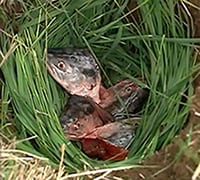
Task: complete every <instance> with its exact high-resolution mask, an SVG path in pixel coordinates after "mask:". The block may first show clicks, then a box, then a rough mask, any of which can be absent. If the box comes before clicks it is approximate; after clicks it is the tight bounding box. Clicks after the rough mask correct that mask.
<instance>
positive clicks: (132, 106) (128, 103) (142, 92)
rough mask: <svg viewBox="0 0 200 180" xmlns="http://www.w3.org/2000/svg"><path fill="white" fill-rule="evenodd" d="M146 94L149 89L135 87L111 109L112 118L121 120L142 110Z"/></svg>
mask: <svg viewBox="0 0 200 180" xmlns="http://www.w3.org/2000/svg"><path fill="white" fill-rule="evenodd" d="M148 95H149V91H148V90H147V89H144V88H141V87H137V88H136V89H135V91H133V92H131V94H130V95H129V96H127V97H126V98H125V99H122V102H118V104H117V105H116V106H115V109H113V110H112V112H111V114H112V115H113V117H114V119H115V120H121V119H125V118H131V117H135V116H136V114H137V113H138V112H139V111H141V110H142V108H143V106H144V104H145V102H146V100H147V98H148Z"/></svg>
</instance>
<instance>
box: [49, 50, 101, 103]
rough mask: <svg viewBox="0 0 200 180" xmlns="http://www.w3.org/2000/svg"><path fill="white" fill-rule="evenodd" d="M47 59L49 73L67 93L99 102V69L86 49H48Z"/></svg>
mask: <svg viewBox="0 0 200 180" xmlns="http://www.w3.org/2000/svg"><path fill="white" fill-rule="evenodd" d="M47 58H48V60H47V69H48V71H49V73H50V74H51V76H52V77H53V78H54V79H55V80H56V81H57V82H58V83H59V84H60V85H61V86H62V87H63V88H64V89H66V90H67V92H69V93H70V94H76V95H80V96H89V97H91V98H92V99H93V100H94V101H95V102H97V103H99V102H100V97H99V90H100V85H101V75H100V69H99V67H98V65H97V63H96V62H95V59H94V57H93V56H92V55H91V54H90V53H89V51H88V50H87V49H83V48H55V49H48V54H47Z"/></svg>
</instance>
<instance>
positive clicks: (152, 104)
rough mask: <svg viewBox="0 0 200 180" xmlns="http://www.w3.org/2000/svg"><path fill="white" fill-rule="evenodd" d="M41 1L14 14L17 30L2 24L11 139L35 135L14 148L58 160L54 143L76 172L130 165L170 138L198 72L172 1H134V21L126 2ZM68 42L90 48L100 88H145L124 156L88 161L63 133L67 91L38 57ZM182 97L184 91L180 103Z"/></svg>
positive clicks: (183, 114)
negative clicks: (129, 84)
mask: <svg viewBox="0 0 200 180" xmlns="http://www.w3.org/2000/svg"><path fill="white" fill-rule="evenodd" d="M45 2H46V1H42V0H36V1H34V3H24V4H23V5H24V6H23V7H24V11H23V13H22V14H21V15H20V16H19V17H17V19H16V22H17V23H18V25H19V32H18V34H16V35H14V33H13V31H12V27H11V26H10V25H9V24H10V22H9V21H8V23H7V24H6V27H5V31H4V32H2V35H1V39H0V40H1V47H2V48H1V52H2V53H3V54H4V55H5V56H6V59H3V60H4V61H5V62H4V64H3V66H2V67H1V69H2V71H3V74H4V77H5V91H4V93H3V97H4V99H5V101H6V100H8V99H9V98H10V99H11V104H12V107H13V110H14V113H15V115H16V119H15V121H14V124H15V125H16V128H17V134H18V138H19V139H25V138H27V137H32V136H33V137H34V140H32V141H31V142H32V143H30V142H29V141H24V142H23V143H19V144H17V146H18V148H20V149H23V150H25V151H28V152H31V153H33V154H37V155H39V156H42V157H47V158H48V159H49V162H50V163H51V164H53V165H58V164H59V162H60V159H61V145H62V144H66V149H65V154H64V161H63V164H64V165H65V167H66V170H67V171H68V172H76V171H78V170H80V169H81V170H83V169H93V168H99V167H103V166H106V167H117V166H126V165H134V164H136V163H138V162H140V161H141V160H142V159H143V158H144V157H147V156H150V155H152V154H153V153H154V152H155V150H156V149H158V148H161V147H163V146H165V145H166V144H167V143H169V142H170V141H171V140H172V139H173V137H174V136H175V135H176V134H177V132H178V131H179V130H180V129H181V128H182V126H183V124H184V122H185V121H186V119H187V116H188V112H189V100H190V97H191V94H192V91H193V90H192V87H191V81H192V74H193V72H194V71H195V70H196V69H197V67H196V66H195V65H194V63H195V62H194V61H193V58H192V47H193V43H194V42H196V41H197V39H192V38H191V39H190V36H191V31H190V28H189V25H188V24H189V23H190V21H189V19H188V16H187V14H186V13H185V11H184V9H182V8H181V7H180V6H179V4H178V3H177V1H173V0H168V1H167V2H165V1H159V0H156V1H150V0H146V1H142V0H141V1H140V0H138V9H139V11H138V12H140V15H139V17H138V21H137V23H132V22H131V21H130V17H129V16H128V15H129V14H130V13H129V12H128V10H127V8H126V7H127V4H128V1H127V0H125V1H122V0H119V1H110V0H96V1H90V0H76V1H67V0H58V1H55V2H54V3H52V4H51V3H49V4H47V3H45ZM175 4H176V6H175ZM175 12H176V13H175ZM67 46H74V47H77V46H78V47H87V48H89V49H90V50H91V52H92V53H93V54H94V55H95V57H96V59H97V61H98V63H99V65H100V66H101V69H102V76H103V82H104V83H105V84H106V85H112V84H113V83H115V82H116V81H119V80H121V79H125V78H130V79H132V80H134V81H136V82H138V83H139V84H140V85H141V86H144V87H146V88H148V89H149V90H150V97H149V99H148V102H147V104H146V106H145V108H144V112H143V114H142V122H141V124H140V126H139V128H138V130H137V133H136V137H135V139H134V142H133V144H132V146H131V148H130V152H129V155H128V158H127V159H126V160H124V161H121V162H107V161H97V160H93V159H90V158H88V157H87V156H86V155H84V154H83V153H82V152H81V151H80V150H79V148H77V147H76V145H74V144H72V143H71V142H70V141H69V140H67V139H66V138H65V137H64V134H63V132H62V129H61V126H60V123H59V119H58V115H59V114H60V112H61V110H62V107H63V105H64V103H65V102H66V101H67V96H66V94H65V93H64V90H63V89H62V88H61V87H60V86H59V85H57V83H56V82H55V81H54V80H53V79H52V78H51V77H50V75H49V74H48V73H47V70H46V67H45V62H46V51H47V48H49V47H67ZM7 56H8V57H7ZM137 77H143V78H145V79H146V83H142V82H140V81H139V80H138V79H137ZM183 94H185V95H186V96H188V99H187V101H186V102H182V95H183ZM5 107H6V106H5ZM2 119H3V117H2Z"/></svg>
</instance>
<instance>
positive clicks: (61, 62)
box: [57, 61, 65, 70]
mask: <svg viewBox="0 0 200 180" xmlns="http://www.w3.org/2000/svg"><path fill="white" fill-rule="evenodd" d="M57 66H58V68H59V69H61V70H64V69H65V63H64V62H63V61H60V62H59V63H58V65H57Z"/></svg>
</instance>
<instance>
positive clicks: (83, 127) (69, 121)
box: [60, 95, 113, 140]
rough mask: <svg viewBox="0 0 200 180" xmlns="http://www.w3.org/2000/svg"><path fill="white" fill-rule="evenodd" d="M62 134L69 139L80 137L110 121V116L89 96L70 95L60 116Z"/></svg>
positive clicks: (111, 119)
mask: <svg viewBox="0 0 200 180" xmlns="http://www.w3.org/2000/svg"><path fill="white" fill-rule="evenodd" d="M60 121H61V125H62V127H63V130H64V134H65V135H66V136H67V137H68V138H69V139H74V140H76V139H80V138H83V137H84V136H86V135H87V134H89V133H91V132H92V131H94V129H95V128H97V127H99V126H102V125H104V124H106V123H109V122H112V121H113V118H112V116H111V115H110V114H109V113H108V112H106V111H105V110H104V109H103V108H101V107H100V106H99V105H98V104H96V103H95V102H94V101H93V100H92V99H91V98H89V97H84V96H77V95H72V96H71V97H70V99H69V101H68V103H67V105H66V106H65V109H64V111H63V113H62V114H61V116H60Z"/></svg>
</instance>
